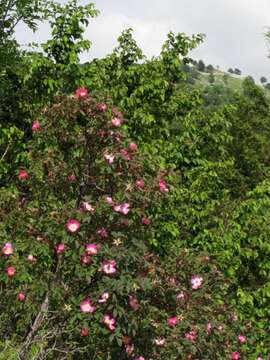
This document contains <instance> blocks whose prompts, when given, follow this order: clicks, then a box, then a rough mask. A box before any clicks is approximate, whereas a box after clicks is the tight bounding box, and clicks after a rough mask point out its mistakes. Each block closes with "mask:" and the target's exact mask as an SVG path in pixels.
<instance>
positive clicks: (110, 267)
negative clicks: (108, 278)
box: [101, 260, 117, 275]
mask: <svg viewBox="0 0 270 360" xmlns="http://www.w3.org/2000/svg"><path fill="white" fill-rule="evenodd" d="M116 267H117V264H116V261H115V260H104V261H103V262H102V264H101V269H102V271H103V272H104V273H105V274H107V275H111V274H114V273H115V272H116V270H117V269H116Z"/></svg>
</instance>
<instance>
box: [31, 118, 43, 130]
mask: <svg viewBox="0 0 270 360" xmlns="http://www.w3.org/2000/svg"><path fill="white" fill-rule="evenodd" d="M40 129H41V126H40V122H39V121H38V120H36V121H34V122H33V125H32V131H33V132H36V131H39V130H40Z"/></svg>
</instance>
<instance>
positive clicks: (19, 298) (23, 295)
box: [18, 292, 26, 302]
mask: <svg viewBox="0 0 270 360" xmlns="http://www.w3.org/2000/svg"><path fill="white" fill-rule="evenodd" d="M25 298H26V296H25V294H24V293H22V292H20V293H19V294H18V300H19V301H22V302H23V301H25Z"/></svg>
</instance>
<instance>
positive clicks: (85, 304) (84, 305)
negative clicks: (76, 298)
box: [80, 298, 97, 314]
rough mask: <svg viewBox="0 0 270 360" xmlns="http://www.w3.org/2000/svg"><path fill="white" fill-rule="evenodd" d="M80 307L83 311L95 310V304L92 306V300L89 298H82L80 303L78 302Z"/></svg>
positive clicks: (92, 311)
mask: <svg viewBox="0 0 270 360" xmlns="http://www.w3.org/2000/svg"><path fill="white" fill-rule="evenodd" d="M80 308H81V311H82V312H84V313H90V314H93V313H94V312H95V311H96V309H97V308H96V306H94V305H93V304H92V300H91V299H90V298H86V299H84V300H83V301H82V302H81V303H80Z"/></svg>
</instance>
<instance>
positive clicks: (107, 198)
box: [106, 196, 113, 205]
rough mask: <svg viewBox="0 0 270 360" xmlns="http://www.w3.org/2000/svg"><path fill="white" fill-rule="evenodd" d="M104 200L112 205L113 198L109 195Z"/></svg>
mask: <svg viewBox="0 0 270 360" xmlns="http://www.w3.org/2000/svg"><path fill="white" fill-rule="evenodd" d="M106 201H107V203H108V204H109V205H113V199H112V197H111V196H106Z"/></svg>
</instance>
